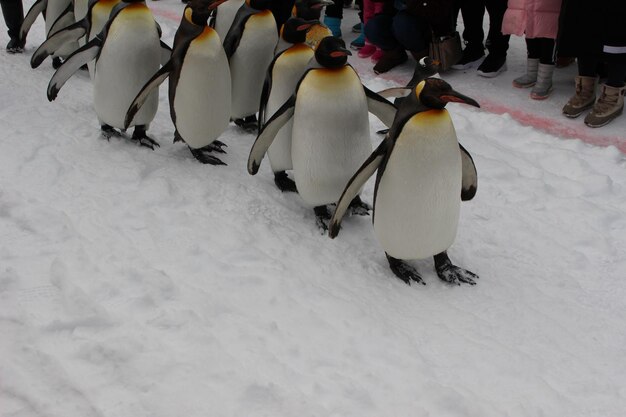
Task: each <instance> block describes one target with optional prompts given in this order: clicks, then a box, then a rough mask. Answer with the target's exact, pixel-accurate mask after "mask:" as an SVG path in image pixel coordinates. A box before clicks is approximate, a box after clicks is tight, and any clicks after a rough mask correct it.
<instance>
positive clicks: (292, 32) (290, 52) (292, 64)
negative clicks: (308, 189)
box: [259, 17, 318, 192]
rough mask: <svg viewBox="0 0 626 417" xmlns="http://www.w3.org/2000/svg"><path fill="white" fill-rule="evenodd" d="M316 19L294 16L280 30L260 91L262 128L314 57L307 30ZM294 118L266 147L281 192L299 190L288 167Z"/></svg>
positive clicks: (289, 166)
mask: <svg viewBox="0 0 626 417" xmlns="http://www.w3.org/2000/svg"><path fill="white" fill-rule="evenodd" d="M316 23H318V22H317V21H305V20H303V19H300V18H293V17H292V18H291V19H289V20H287V22H285V24H284V25H283V27H282V29H281V39H280V42H279V44H278V50H279V52H278V54H277V55H276V56H275V57H274V60H273V61H272V63H271V64H270V66H269V68H268V70H267V76H266V77H265V84H264V85H263V92H262V93H261V106H260V108H259V130H260V129H261V127H262V124H263V123H265V122H266V121H267V120H266V119H267V117H266V116H267V115H268V114H269V115H272V114H274V113H275V112H276V110H278V109H279V107H280V106H281V105H282V104H283V103H284V102H285V100H287V99H288V98H289V97H291V95H292V94H293V92H294V91H295V89H296V86H297V84H298V81H300V78H302V75H303V74H304V71H305V70H306V68H307V65H308V64H309V61H311V59H312V58H313V56H314V52H313V50H312V49H311V48H310V47H309V46H307V45H306V44H305V43H304V42H305V41H306V33H307V31H308V30H309V29H310V28H311V27H312V26H313V25H315V24H316ZM292 125H293V121H292V120H290V121H289V122H287V124H285V126H283V128H282V129H280V131H279V132H278V133H277V134H276V138H275V139H274V142H273V143H272V146H270V147H269V149H268V150H267V156H268V158H269V160H270V166H271V167H272V171H273V172H274V182H275V183H276V186H277V187H278V188H279V189H280V190H281V191H292V192H295V191H296V184H295V183H294V182H293V180H291V179H290V178H289V177H288V176H287V173H286V172H285V171H286V170H290V169H292V168H293V165H292V163H291V130H292Z"/></svg>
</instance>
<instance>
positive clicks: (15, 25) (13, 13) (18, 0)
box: [0, 0, 24, 39]
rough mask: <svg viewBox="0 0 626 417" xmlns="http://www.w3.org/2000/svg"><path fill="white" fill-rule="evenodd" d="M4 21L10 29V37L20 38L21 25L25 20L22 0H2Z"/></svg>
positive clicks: (0, 3)
mask: <svg viewBox="0 0 626 417" xmlns="http://www.w3.org/2000/svg"><path fill="white" fill-rule="evenodd" d="M0 6H2V15H3V16H4V22H5V23H6V25H7V28H8V29H9V37H10V38H11V39H18V38H19V36H20V26H22V21H23V20H24V8H23V6H22V0H0Z"/></svg>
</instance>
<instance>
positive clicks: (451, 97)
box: [439, 90, 480, 107]
mask: <svg viewBox="0 0 626 417" xmlns="http://www.w3.org/2000/svg"><path fill="white" fill-rule="evenodd" d="M439 99H440V100H441V101H443V102H444V103H463V104H469V105H470V106H474V107H480V104H478V102H477V101H476V100H474V99H473V98H471V97H468V96H466V95H463V94H461V93H459V92H457V91H454V90H452V91H450V92H448V93H445V94H442V95H440V96H439Z"/></svg>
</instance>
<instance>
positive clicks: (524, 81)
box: [513, 58, 539, 88]
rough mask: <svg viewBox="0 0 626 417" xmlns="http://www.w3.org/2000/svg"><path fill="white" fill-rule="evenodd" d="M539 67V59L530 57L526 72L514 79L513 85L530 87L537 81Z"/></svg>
mask: <svg viewBox="0 0 626 417" xmlns="http://www.w3.org/2000/svg"><path fill="white" fill-rule="evenodd" d="M538 68H539V60H538V59H535V58H528V60H527V61H526V74H524V75H522V76H521V77H517V78H516V79H514V80H513V87H517V88H529V87H532V86H533V85H535V83H536V82H537V70H538Z"/></svg>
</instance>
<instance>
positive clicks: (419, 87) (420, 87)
mask: <svg viewBox="0 0 626 417" xmlns="http://www.w3.org/2000/svg"><path fill="white" fill-rule="evenodd" d="M425 85H426V81H420V83H419V84H418V85H416V86H415V97H417V99H418V100H419V98H420V94H422V90H423V89H424V86H425Z"/></svg>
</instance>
